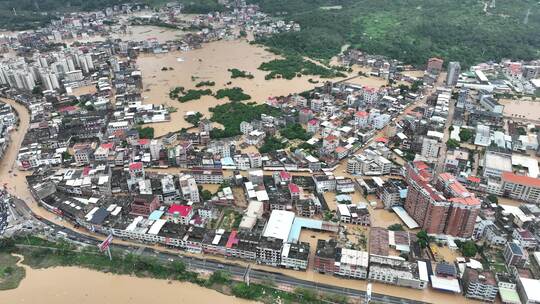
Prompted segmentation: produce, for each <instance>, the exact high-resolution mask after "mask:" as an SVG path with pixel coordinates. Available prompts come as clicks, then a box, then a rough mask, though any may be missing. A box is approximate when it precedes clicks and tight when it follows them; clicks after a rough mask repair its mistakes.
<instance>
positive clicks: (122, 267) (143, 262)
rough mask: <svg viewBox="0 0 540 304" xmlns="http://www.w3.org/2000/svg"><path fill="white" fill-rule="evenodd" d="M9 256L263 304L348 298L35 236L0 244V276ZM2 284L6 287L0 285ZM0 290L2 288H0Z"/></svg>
mask: <svg viewBox="0 0 540 304" xmlns="http://www.w3.org/2000/svg"><path fill="white" fill-rule="evenodd" d="M11 253H17V254H21V255H24V257H25V259H24V262H23V263H24V264H25V265H28V266H30V267H32V268H48V267H57V266H64V267H66V266H72V267H83V268H88V269H92V270H97V271H101V272H106V273H113V274H119V275H134V276H137V277H148V278H155V279H163V280H176V281H183V282H191V283H194V284H197V285H199V286H202V287H206V288H210V289H214V290H216V291H219V292H221V293H224V294H227V295H233V296H236V297H239V298H243V299H249V300H256V301H260V302H264V303H275V302H276V301H277V300H278V299H280V300H281V301H282V303H302V304H303V303H306V304H307V303H316V304H318V303H320V304H322V303H347V301H348V299H347V297H345V296H342V295H336V294H318V293H315V292H314V291H312V290H307V289H296V290H295V291H294V292H285V291H281V290H279V289H277V288H276V286H275V285H274V284H273V283H272V282H265V284H264V285H263V284H251V285H249V286H248V285H246V284H245V283H243V282H238V281H235V280H234V278H232V277H231V275H230V274H229V273H227V272H225V271H215V272H213V273H212V274H211V275H210V276H209V277H208V278H203V277H201V276H200V275H199V274H198V273H197V272H193V271H190V270H187V268H186V265H185V264H184V263H183V262H181V261H173V262H164V261H161V260H159V259H157V258H153V257H144V256H139V255H134V254H131V253H127V252H121V251H120V250H113V259H112V260H109V258H108V257H107V256H105V255H104V254H103V253H100V252H99V251H98V250H97V248H95V247H94V246H86V247H78V246H74V245H72V244H69V243H67V242H63V241H58V242H50V241H47V240H44V239H41V238H38V237H26V238H19V239H9V240H4V241H1V242H0V265H2V266H0V273H2V272H1V270H2V269H4V268H6V267H10V266H11V265H15V263H16V262H17V260H18V259H17V258H16V257H14V256H12V255H11ZM13 268H14V271H13V272H11V275H10V278H12V279H10V280H9V282H12V283H10V284H11V285H7V283H8V280H6V281H2V282H0V290H1V289H12V288H16V287H17V286H18V284H19V282H20V281H21V280H22V278H24V268H21V267H17V266H16V265H15V266H14V267H13ZM4 282H6V287H4V285H2V284H3V283H4ZM2 287H3V288H2Z"/></svg>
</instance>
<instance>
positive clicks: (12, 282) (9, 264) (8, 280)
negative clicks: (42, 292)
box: [0, 252, 26, 290]
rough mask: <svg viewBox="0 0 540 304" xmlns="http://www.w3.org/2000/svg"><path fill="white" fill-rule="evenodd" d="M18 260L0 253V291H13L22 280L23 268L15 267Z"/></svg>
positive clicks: (7, 254)
mask: <svg viewBox="0 0 540 304" xmlns="http://www.w3.org/2000/svg"><path fill="white" fill-rule="evenodd" d="M18 260H19V258H17V257H15V256H12V255H11V254H9V253H6V252H0V290H8V289H15V288H17V287H18V286H19V283H20V282H21V280H22V279H23V278H24V276H25V274H26V272H25V270H24V268H22V267H19V266H17V265H16V264H17V261H18Z"/></svg>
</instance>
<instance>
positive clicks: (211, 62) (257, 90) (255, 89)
mask: <svg viewBox="0 0 540 304" xmlns="http://www.w3.org/2000/svg"><path fill="white" fill-rule="evenodd" d="M275 58H278V56H276V55H274V54H272V53H270V52H267V51H266V50H264V49H263V48H262V47H259V46H256V45H252V44H249V43H248V42H247V41H245V40H222V41H216V42H211V43H207V44H205V45H203V47H202V48H200V49H196V50H191V51H187V52H179V51H176V52H169V53H166V54H157V55H156V54H142V55H141V56H139V58H138V59H137V64H138V66H139V68H140V70H141V72H142V75H143V85H144V88H143V90H144V91H143V97H144V101H145V102H148V103H153V104H164V105H166V106H171V107H175V108H177V109H178V111H177V112H175V113H172V114H171V121H170V122H164V123H158V124H154V125H153V127H154V129H155V135H156V136H160V135H163V134H166V133H167V132H171V131H177V130H179V129H181V128H184V127H190V126H191V125H190V124H188V123H187V122H186V121H185V120H184V115H185V113H186V112H188V111H198V112H201V113H202V114H204V115H205V116H206V117H207V118H209V111H208V109H209V108H211V107H214V106H216V105H218V104H223V103H226V102H228V100H226V99H222V100H218V99H216V98H214V97H212V96H203V97H202V98H201V99H199V100H192V101H189V102H186V103H180V102H178V101H175V100H171V99H170V98H169V91H170V89H171V88H173V87H176V86H181V87H184V88H185V89H194V88H195V85H196V84H197V83H198V82H200V81H214V82H215V86H213V87H208V88H209V89H211V90H212V91H213V92H216V91H217V90H219V89H222V88H226V87H240V88H242V89H243V90H244V92H246V93H247V94H249V95H250V96H251V99H252V101H254V102H257V103H263V102H265V101H266V100H267V99H268V97H272V96H281V95H288V94H291V93H299V92H302V91H306V90H309V89H312V88H314V87H315V86H316V85H317V84H312V83H309V81H308V79H310V78H313V79H315V80H320V79H319V78H318V77H314V76H302V77H297V78H294V79H292V80H286V79H272V80H265V79H264V76H265V75H266V74H267V72H265V71H261V70H258V67H259V66H260V65H261V63H263V62H267V61H270V60H272V59H275ZM163 67H167V68H169V67H172V68H173V69H174V70H172V71H170V70H169V71H162V70H161V69H162V68H163ZM232 68H237V69H240V70H243V71H247V72H249V73H251V74H252V75H253V76H254V78H253V79H246V78H236V79H232V78H231V74H230V72H229V71H228V69H232ZM192 77H193V78H192ZM336 79H338V78H336ZM336 79H334V80H336ZM228 82H230V83H231V84H229V85H227V83H228ZM318 85H320V84H318ZM202 89H205V88H202Z"/></svg>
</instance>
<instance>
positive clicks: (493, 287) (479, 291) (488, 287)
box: [462, 267, 499, 302]
mask: <svg viewBox="0 0 540 304" xmlns="http://www.w3.org/2000/svg"><path fill="white" fill-rule="evenodd" d="M462 282H463V289H464V293H465V296H466V297H467V298H471V299H476V300H480V301H486V302H494V301H495V297H496V296H497V292H498V291H499V287H498V286H497V281H496V280H495V275H494V274H493V273H492V272H491V271H483V272H480V271H479V270H477V269H472V268H468V267H467V268H466V269H465V272H464V273H463V277H462Z"/></svg>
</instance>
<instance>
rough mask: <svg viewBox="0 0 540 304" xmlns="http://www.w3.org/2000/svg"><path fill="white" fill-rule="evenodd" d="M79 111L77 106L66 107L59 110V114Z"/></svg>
mask: <svg viewBox="0 0 540 304" xmlns="http://www.w3.org/2000/svg"><path fill="white" fill-rule="evenodd" d="M78 109H79V107H77V106H65V107H62V108H60V109H58V112H61V113H63V112H72V111H77V110H78Z"/></svg>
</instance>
